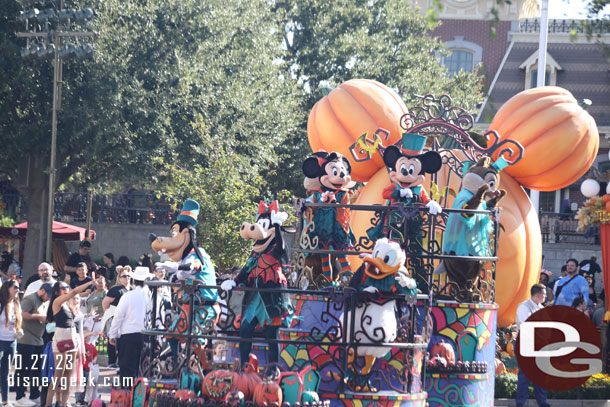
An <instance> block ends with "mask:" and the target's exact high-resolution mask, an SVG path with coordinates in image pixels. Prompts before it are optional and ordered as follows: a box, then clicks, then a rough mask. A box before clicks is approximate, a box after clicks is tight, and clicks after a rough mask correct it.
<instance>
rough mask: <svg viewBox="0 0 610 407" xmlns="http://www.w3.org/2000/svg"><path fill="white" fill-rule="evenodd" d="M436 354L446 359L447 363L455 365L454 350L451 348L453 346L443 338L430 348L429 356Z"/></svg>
mask: <svg viewBox="0 0 610 407" xmlns="http://www.w3.org/2000/svg"><path fill="white" fill-rule="evenodd" d="M436 356H440V357H442V358H444V359H445V360H446V361H447V365H455V351H454V350H453V346H451V344H450V343H447V342H445V341H444V340H443V339H441V340H440V342H438V343H436V344H435V345H434V346H432V349H430V357H432V358H434V357H436Z"/></svg>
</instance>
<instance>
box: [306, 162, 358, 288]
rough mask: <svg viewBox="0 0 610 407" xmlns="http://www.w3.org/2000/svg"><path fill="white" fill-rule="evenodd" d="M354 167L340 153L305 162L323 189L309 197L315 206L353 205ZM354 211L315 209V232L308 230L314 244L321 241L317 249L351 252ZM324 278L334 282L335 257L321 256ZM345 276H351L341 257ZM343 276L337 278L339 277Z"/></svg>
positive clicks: (326, 208)
mask: <svg viewBox="0 0 610 407" xmlns="http://www.w3.org/2000/svg"><path fill="white" fill-rule="evenodd" d="M351 172H352V167H351V165H350V163H349V160H348V159H347V158H345V157H344V156H342V155H341V154H339V153H336V152H332V153H330V154H329V153H327V152H325V151H320V152H317V153H315V154H314V155H313V156H311V157H309V158H307V159H306V160H305V162H304V163H303V173H304V174H305V176H306V177H307V178H309V179H318V181H319V188H317V189H314V190H313V191H312V195H311V196H310V197H309V198H307V200H308V201H310V202H313V203H328V204H349V200H350V196H351V195H352V192H351V191H350V190H348V189H347V185H348V184H349V183H350V182H351V180H352V178H351ZM350 217H351V212H350V210H349V209H348V208H332V207H317V208H315V209H314V210H313V227H314V230H313V231H312V230H311V229H309V228H308V229H307V234H308V235H309V237H310V239H311V241H312V242H313V241H315V239H316V238H317V247H315V248H316V249H324V250H342V251H344V250H348V249H349V248H350V247H352V246H353V245H354V243H355V241H356V238H355V236H354V233H353V232H352V228H351V226H350V224H349V222H350ZM320 257H321V260H322V275H323V276H324V277H325V278H326V280H327V281H328V282H334V279H333V271H332V263H331V255H330V254H322V255H320ZM337 259H338V260H339V263H340V265H341V273H342V274H346V275H348V276H351V267H350V263H349V260H348V259H347V255H345V254H342V255H338V256H337ZM338 277H339V276H336V278H338Z"/></svg>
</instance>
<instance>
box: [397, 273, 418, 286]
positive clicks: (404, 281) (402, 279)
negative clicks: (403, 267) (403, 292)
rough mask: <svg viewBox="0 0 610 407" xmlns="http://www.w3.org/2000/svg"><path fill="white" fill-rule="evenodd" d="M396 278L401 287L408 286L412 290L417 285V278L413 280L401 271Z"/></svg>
mask: <svg viewBox="0 0 610 407" xmlns="http://www.w3.org/2000/svg"><path fill="white" fill-rule="evenodd" d="M394 280H396V281H397V282H398V284H400V286H401V287H407V288H408V289H410V290H412V289H414V288H415V285H416V284H415V280H413V279H412V278H411V277H409V276H408V275H406V274H405V273H401V272H399V273H398V274H396V277H395V278H394Z"/></svg>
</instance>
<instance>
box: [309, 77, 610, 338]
mask: <svg viewBox="0 0 610 407" xmlns="http://www.w3.org/2000/svg"><path fill="white" fill-rule="evenodd" d="M350 82H352V81H348V82H346V83H344V84H342V85H341V86H339V88H342V87H344V85H347V84H349V83H350ZM365 82H371V81H362V82H358V83H357V84H358V85H364V84H365ZM355 85H356V83H354V84H353V86H355ZM336 95H337V96H338V93H336ZM329 96H330V95H329ZM329 96H327V97H326V98H325V99H326V101H324V102H323V100H325V99H322V100H321V101H319V102H318V103H317V104H316V106H317V107H315V106H314V110H312V112H311V114H310V116H309V122H308V137H309V142H310V145H311V147H312V149H313V150H314V151H317V150H318V149H320V148H325V149H326V150H330V151H333V150H334V151H340V152H343V153H344V154H348V150H349V147H350V146H353V145H354V140H357V138H358V137H359V136H360V135H362V134H363V133H365V132H366V133H368V134H369V135H370V134H373V133H374V132H375V131H376V130H377V127H374V126H373V127H370V126H369V124H367V125H364V124H362V123H363V122H358V121H357V118H358V115H363V113H358V115H356V114H354V115H353V117H356V119H353V120H350V121H349V123H350V126H351V124H353V123H360V126H359V127H358V128H357V129H356V130H354V129H352V128H351V127H350V130H349V131H348V130H346V129H345V128H343V127H342V124H341V123H340V122H339V119H338V118H340V117H344V115H347V114H348V113H346V112H348V111H349V110H350V109H348V108H347V107H346V108H345V109H344V110H342V111H340V109H339V107H336V106H337V104H336V102H334V103H331V101H330V100H328V99H329ZM334 97H335V96H334V95H333V98H334ZM375 101H376V102H377V103H379V105H378V106H376V107H370V105H369V104H367V105H366V106H367V107H366V109H367V110H369V111H383V110H384V109H387V111H395V109H393V108H392V107H391V106H393V105H395V104H396V103H398V105H400V106H404V104H403V103H402V102H396V101H390V102H388V101H387V99H384V98H382V97H378V98H377V99H376V100H375ZM384 103H385V104H384ZM331 108H332V109H331ZM333 109H336V110H337V114H335V110H333ZM401 109H402V107H401ZM404 111H405V112H406V111H407V110H406V108H405V109H404ZM400 117H401V116H393V117H392V118H391V119H392V120H391V122H392V123H396V124H398V123H399V120H396V118H400ZM366 122H367V123H371V122H370V121H369V120H368V119H367V121H366ZM378 127H382V128H385V129H388V130H389V134H390V135H389V137H388V138H387V141H382V142H383V146H388V145H391V144H394V143H395V142H396V141H397V140H398V139H399V138H400V133H401V132H402V131H403V130H401V129H397V130H394V129H395V127H390V126H388V125H384V124H382V123H379V126H378ZM405 127H407V128H408V130H409V131H410V132H417V130H418V129H417V128H416V127H417V126H413V123H408V124H407V126H405ZM334 130H336V132H337V134H338V135H339V136H335V133H333V131H334ZM404 130H407V129H404ZM490 130H495V131H496V132H497V133H498V135H499V138H500V139H499V142H500V143H501V142H503V141H505V140H508V139H511V140H515V141H517V142H519V143H520V144H521V145H522V146H523V147H524V149H525V151H524V155H523V158H522V159H521V161H519V162H518V163H516V164H515V165H512V166H509V167H507V168H506V169H505V170H504V171H503V173H502V177H501V182H500V188H502V189H505V190H506V191H507V195H506V197H505V198H504V199H503V200H502V202H501V203H500V204H499V205H498V206H499V207H500V208H502V210H503V212H502V216H501V219H500V220H501V225H502V232H501V233H500V238H499V242H498V257H499V261H498V262H497V264H496V287H502V289H501V290H497V291H496V298H495V299H496V303H498V305H499V310H498V326H499V327H506V326H509V325H510V324H512V323H513V322H514V317H515V313H516V309H517V305H518V304H519V303H520V302H522V301H524V300H526V299H527V298H528V297H529V289H530V287H531V286H532V285H533V284H535V283H536V282H537V281H538V275H539V272H540V265H541V258H542V239H541V234H540V226H539V221H538V216H537V214H536V211H535V210H534V208H533V206H532V204H531V202H530V200H529V197H528V196H527V194H526V193H525V191H524V190H523V188H522V187H526V188H532V189H537V190H541V191H549V190H556V189H560V188H562V187H565V186H567V185H570V184H572V183H573V182H574V181H576V180H577V179H578V178H580V177H581V176H582V175H584V173H585V172H586V171H587V170H588V169H589V167H590V165H591V164H592V163H593V161H594V159H595V157H596V156H597V152H598V148H599V136H598V131H597V128H596V125H595V121H594V120H593V118H592V117H591V116H590V115H589V114H588V113H587V112H585V111H584V110H583V109H582V108H581V107H580V106H579V105H578V102H577V101H576V99H575V98H574V97H573V96H572V95H571V93H570V92H568V91H567V90H565V89H562V88H558V87H548V86H547V87H540V88H535V89H528V90H526V91H523V92H520V93H519V94H517V95H515V96H514V97H512V98H511V99H510V100H508V101H507V102H506V103H505V104H504V105H503V106H502V107H501V108H500V110H499V111H498V112H497V114H496V115H495V117H494V119H493V121H492V123H491V125H490ZM326 137H328V143H329V144H328V146H327V147H324V145H323V142H322V141H321V139H324V140H327V138H326ZM490 143H494V140H489V141H488V144H490ZM364 144H365V145H366V146H367V147H369V148H373V147H374V146H375V144H371V143H364ZM377 147H378V146H377ZM377 147H375V148H377ZM549 151H552V152H553V153H552V154H548V152H549ZM350 153H351V151H350ZM453 153H454V154H455V155H456V156H457V157H458V158H460V154H461V155H462V157H464V158H460V159H462V160H463V159H465V156H464V154H463V153H462V152H461V151H457V150H453ZM369 156H370V159H368V160H366V161H361V162H358V161H356V160H355V161H356V162H355V163H354V165H353V169H352V178H353V179H354V180H356V181H363V182H367V184H366V186H365V187H364V188H362V189H361V190H360V193H359V196H358V199H357V200H356V202H355V204H358V205H375V204H379V205H381V204H383V200H381V199H379V198H380V197H381V194H382V191H383V189H384V188H385V187H387V186H388V185H389V180H388V175H387V172H386V170H385V168H383V163H382V162H381V154H378V153H370V154H369ZM350 157H353V154H352V155H351V156H350ZM492 158H493V159H494V160H496V159H497V158H498V157H497V155H494V154H492ZM443 167H444V166H443ZM443 171H444V168H441V170H440V171H439V172H438V173H437V175H438V179H439V181H437V184H438V188H439V189H442V188H444V187H445V186H449V187H450V188H452V189H453V190H454V191H458V190H459V187H460V180H459V179H458V177H455V176H454V177H453V178H451V182H450V185H447V183H446V182H441V181H440V180H446V179H447V178H446V177H444V176H443V175H441V173H442V172H443ZM428 184H429V179H427V180H426V185H428ZM452 203H453V197H452V196H449V199H448V202H446V203H445V204H444V206H445V207H450V206H451V204H452ZM608 209H610V205H609V208H608ZM371 214H372V213H371V212H366V211H354V213H353V214H352V219H351V225H352V229H353V232H354V234H355V236H356V239H357V240H358V239H359V238H360V237H362V236H366V234H365V232H366V230H367V229H368V228H370V226H371V217H372V215H371ZM350 263H351V265H352V268H353V269H357V268H358V267H359V266H360V264H361V263H362V260H361V259H359V258H358V257H357V256H350Z"/></svg>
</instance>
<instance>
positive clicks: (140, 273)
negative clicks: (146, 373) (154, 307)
mask: <svg viewBox="0 0 610 407" xmlns="http://www.w3.org/2000/svg"><path fill="white" fill-rule="evenodd" d="M131 277H132V278H133V280H134V286H135V288H134V289H133V290H131V291H129V292H127V293H125V294H123V296H121V299H120V300H119V304H118V305H117V307H116V310H115V312H114V319H113V320H112V326H111V327H110V332H109V333H108V337H109V338H110V343H111V344H112V345H114V346H117V348H118V351H119V368H120V369H121V370H120V376H121V383H125V382H124V378H125V377H132V378H133V379H134V380H135V378H136V377H138V369H139V364H140V354H141V353H142V349H143V348H144V335H143V334H142V331H143V330H144V328H145V321H146V312H147V310H148V309H149V305H150V301H151V298H150V293H149V290H148V287H146V286H145V285H144V281H146V280H148V279H151V278H153V277H154V275H153V274H151V273H150V272H149V270H148V267H136V269H135V271H134V273H133V274H132V276H131Z"/></svg>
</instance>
